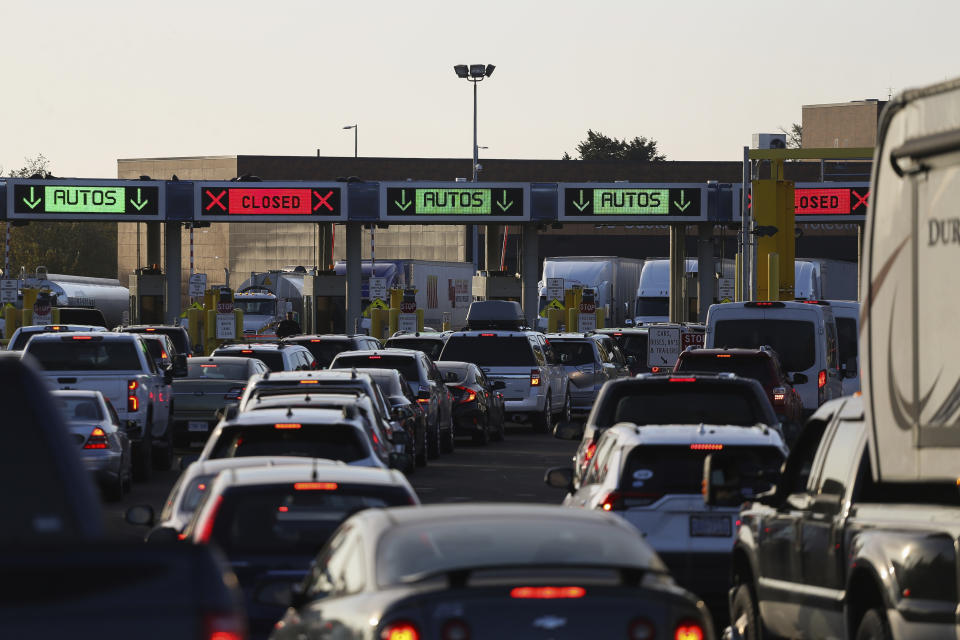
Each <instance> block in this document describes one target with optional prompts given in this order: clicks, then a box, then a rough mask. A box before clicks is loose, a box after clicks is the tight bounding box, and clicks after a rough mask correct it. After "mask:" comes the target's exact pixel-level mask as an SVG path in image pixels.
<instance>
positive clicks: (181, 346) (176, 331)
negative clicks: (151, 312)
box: [124, 327, 190, 353]
mask: <svg viewBox="0 0 960 640" xmlns="http://www.w3.org/2000/svg"><path fill="white" fill-rule="evenodd" d="M124 333H140V334H147V335H149V334H151V333H152V334H161V335H165V336H167V337H168V338H170V341H171V342H173V348H174V349H176V350H177V353H190V345H189V344H188V340H187V332H186V331H184V330H183V328H181V327H150V330H149V331H147V328H146V327H141V328H137V329H126V330H124Z"/></svg>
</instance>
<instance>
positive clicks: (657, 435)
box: [607, 422, 786, 453]
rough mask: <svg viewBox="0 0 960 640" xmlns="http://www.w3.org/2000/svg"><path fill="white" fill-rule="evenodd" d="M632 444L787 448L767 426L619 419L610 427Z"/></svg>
mask: <svg viewBox="0 0 960 640" xmlns="http://www.w3.org/2000/svg"><path fill="white" fill-rule="evenodd" d="M607 431H608V432H610V433H614V434H617V435H618V436H619V437H620V438H622V442H624V443H625V444H631V445H657V446H673V445H677V446H687V445H696V444H703V445H710V444H722V445H725V446H731V447H733V446H751V445H767V446H775V447H780V448H782V449H784V453H786V446H785V445H784V444H783V438H782V437H781V436H780V433H779V432H778V431H777V430H776V429H771V428H770V427H768V426H766V425H757V426H752V427H743V426H737V425H689V424H688V425H646V426H637V425H635V424H632V423H626V422H619V423H617V424H615V425H613V427H611V428H610V429H608V430H607Z"/></svg>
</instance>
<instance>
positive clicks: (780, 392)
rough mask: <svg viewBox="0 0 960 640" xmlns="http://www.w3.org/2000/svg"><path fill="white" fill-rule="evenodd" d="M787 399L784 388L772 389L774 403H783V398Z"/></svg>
mask: <svg viewBox="0 0 960 640" xmlns="http://www.w3.org/2000/svg"><path fill="white" fill-rule="evenodd" d="M786 397H787V389H786V387H774V388H773V401H774V402H776V403H781V402H783V400H784V398H786Z"/></svg>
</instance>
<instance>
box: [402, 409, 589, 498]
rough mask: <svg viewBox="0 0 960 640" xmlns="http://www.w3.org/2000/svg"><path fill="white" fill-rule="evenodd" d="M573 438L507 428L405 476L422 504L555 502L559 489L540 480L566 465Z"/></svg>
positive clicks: (461, 443)
mask: <svg viewBox="0 0 960 640" xmlns="http://www.w3.org/2000/svg"><path fill="white" fill-rule="evenodd" d="M578 443H579V441H577V440H558V439H556V438H553V437H551V436H549V435H546V434H543V433H534V432H533V431H532V430H531V429H530V427H510V426H507V428H506V439H505V440H504V441H503V442H491V443H489V444H486V445H474V444H472V443H470V442H469V441H463V440H458V441H457V449H456V451H455V452H454V453H453V454H452V455H450V454H448V455H445V456H443V457H441V458H440V459H439V460H435V461H434V460H431V461H430V462H429V463H428V464H427V466H426V467H420V468H418V469H417V471H416V473H414V474H413V475H412V476H410V477H409V480H410V484H412V485H413V488H414V489H415V490H416V492H417V495H418V496H420V501H421V502H423V503H424V504H430V503H439V502H539V503H547V504H559V503H560V501H561V500H563V494H562V492H561V491H558V490H557V489H553V488H551V487H548V486H547V485H545V484H544V482H543V474H544V472H545V471H546V470H547V469H548V468H549V467H559V466H570V465H571V464H572V462H571V459H572V458H573V454H574V453H575V452H576V450H577V444H578Z"/></svg>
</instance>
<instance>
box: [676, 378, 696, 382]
mask: <svg viewBox="0 0 960 640" xmlns="http://www.w3.org/2000/svg"><path fill="white" fill-rule="evenodd" d="M696 381H697V379H696V378H670V382H696Z"/></svg>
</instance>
